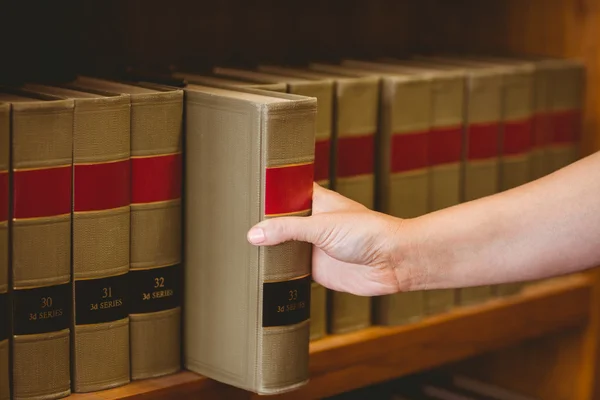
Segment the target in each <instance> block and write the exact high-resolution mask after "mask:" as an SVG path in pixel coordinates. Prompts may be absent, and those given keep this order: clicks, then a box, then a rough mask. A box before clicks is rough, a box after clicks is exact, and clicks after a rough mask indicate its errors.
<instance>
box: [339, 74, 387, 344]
mask: <svg viewBox="0 0 600 400" xmlns="http://www.w3.org/2000/svg"><path fill="white" fill-rule="evenodd" d="M378 103H379V86H378V83H377V81H376V80H370V81H369V80H365V81H351V82H343V81H341V80H340V81H338V83H337V85H336V124H335V125H336V128H335V129H336V131H335V133H334V134H335V137H336V139H335V140H336V143H335V145H334V148H335V153H334V163H335V167H334V169H335V171H334V182H333V188H334V189H335V190H336V191H337V192H338V193H340V194H341V195H343V196H345V197H348V198H349V199H351V200H354V201H356V202H358V203H361V204H362V205H364V206H365V207H367V208H370V209H373V208H374V201H375V199H374V198H375V194H374V192H375V177H374V168H375V161H374V153H375V133H376V132H377V122H378ZM328 294H329V299H328V303H329V309H328V311H329V327H328V331H329V332H330V333H344V332H350V331H355V330H358V329H362V328H366V327H367V326H370V325H371V298H370V297H364V296H355V295H352V294H349V293H342V292H336V291H329V293H328Z"/></svg>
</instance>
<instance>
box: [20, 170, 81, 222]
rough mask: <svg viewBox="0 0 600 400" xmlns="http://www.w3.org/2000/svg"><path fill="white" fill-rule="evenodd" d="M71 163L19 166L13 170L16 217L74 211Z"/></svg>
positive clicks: (41, 215)
mask: <svg viewBox="0 0 600 400" xmlns="http://www.w3.org/2000/svg"><path fill="white" fill-rule="evenodd" d="M71 171H72V167H71V166H70V165H69V166H63V167H56V168H43V169H31V170H16V171H15V172H14V174H13V209H14V213H13V216H14V218H15V219H21V218H40V217H52V216H56V215H64V214H69V213H70V212H71Z"/></svg>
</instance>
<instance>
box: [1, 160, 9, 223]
mask: <svg viewBox="0 0 600 400" xmlns="http://www.w3.org/2000/svg"><path fill="white" fill-rule="evenodd" d="M7 220H8V171H2V172H0V222H4V221H7Z"/></svg>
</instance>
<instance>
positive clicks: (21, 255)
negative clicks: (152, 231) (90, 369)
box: [0, 93, 73, 399]
mask: <svg viewBox="0 0 600 400" xmlns="http://www.w3.org/2000/svg"><path fill="white" fill-rule="evenodd" d="M24 96H26V97H24ZM0 102H8V103H11V104H12V112H11V136H12V138H11V139H12V146H11V151H12V162H11V168H10V169H11V171H12V192H11V197H12V210H11V211H12V212H11V217H12V224H11V226H10V236H11V237H12V239H11V246H12V279H11V291H12V293H11V297H12V299H11V300H12V311H13V324H12V341H11V343H12V365H11V369H12V377H13V381H12V383H13V393H12V395H13V398H14V399H58V398H62V397H66V396H68V395H69V394H70V393H71V380H70V376H69V372H70V368H71V363H70V360H69V355H70V350H69V342H70V337H71V329H70V318H69V316H70V314H71V287H72V285H71V175H72V170H73V156H72V143H73V101H70V100H61V99H57V98H56V97H50V96H35V95H33V94H29V93H27V94H26V95H25V94H23V93H21V94H20V95H15V94H7V93H0ZM3 323H4V322H3ZM43 360H51V362H43Z"/></svg>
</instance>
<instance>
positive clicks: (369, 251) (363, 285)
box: [248, 184, 411, 296]
mask: <svg viewBox="0 0 600 400" xmlns="http://www.w3.org/2000/svg"><path fill="white" fill-rule="evenodd" d="M405 222H406V221H404V220H402V219H399V218H394V217H391V216H389V215H385V214H382V213H378V212H375V211H372V210H369V209H368V208H366V207H364V206H363V205H361V204H359V203H357V202H354V201H352V200H350V199H347V198H345V197H343V196H342V195H340V194H338V193H336V192H333V191H331V190H327V189H324V188H322V187H321V186H319V185H317V184H315V185H314V193H313V213H312V216H309V217H279V218H273V219H269V220H265V221H262V222H260V223H258V224H257V225H256V226H254V227H253V228H252V229H250V231H249V232H248V241H249V242H250V243H252V244H255V245H266V246H270V245H275V244H279V243H282V242H285V241H289V240H297V241H303V242H309V243H312V244H313V245H314V246H313V265H312V274H313V279H314V280H315V281H316V282H318V283H320V284H321V285H323V286H325V287H327V288H329V289H333V290H336V291H341V292H348V293H352V294H356V295H362V296H377V295H385V294H392V293H396V292H398V291H404V290H407V289H409V288H410V285H411V284H410V280H411V279H410V276H411V274H410V271H407V270H405V269H401V268H399V262H400V261H401V260H400V257H399V255H400V254H401V253H402V251H401V248H402V247H403V246H402V243H401V242H402V240H398V239H399V238H401V236H400V231H401V230H403V229H402V228H403V227H404V225H405Z"/></svg>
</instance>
